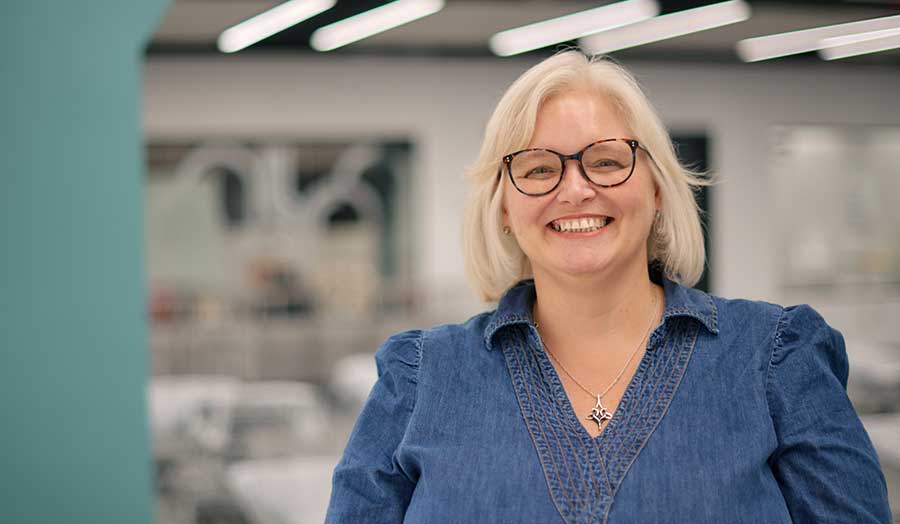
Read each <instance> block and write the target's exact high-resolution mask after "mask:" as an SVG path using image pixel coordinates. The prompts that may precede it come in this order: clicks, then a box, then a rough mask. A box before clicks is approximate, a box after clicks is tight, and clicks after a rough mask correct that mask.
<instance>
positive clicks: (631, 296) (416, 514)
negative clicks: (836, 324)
mask: <svg viewBox="0 0 900 524" xmlns="http://www.w3.org/2000/svg"><path fill="white" fill-rule="evenodd" d="M470 177H471V181H472V184H473V187H472V191H471V193H470V202H469V207H468V210H467V217H466V224H465V232H464V241H465V251H466V256H467V267H468V269H469V273H470V275H471V277H472V280H473V282H474V283H475V285H476V286H477V288H478V289H479V291H480V292H481V294H482V296H483V297H484V298H485V299H487V300H497V299H499V304H498V307H497V309H496V310H494V311H491V312H487V313H483V314H481V315H478V316H476V317H473V318H472V319H470V320H468V321H467V322H465V323H464V324H458V325H444V326H439V327H436V328H433V329H430V330H422V331H409V332H404V333H400V334H397V335H395V336H393V337H391V338H390V339H388V340H387V342H385V344H384V345H383V346H382V347H381V348H380V349H379V351H378V352H377V354H376V362H377V364H378V370H379V380H378V382H377V384H376V385H375V387H374V389H373V391H372V393H371V395H370V397H369V400H368V401H367V403H366V405H365V407H364V408H363V411H362V413H361V415H360V417H359V420H358V421H357V424H356V426H355V428H354V430H353V433H352V435H351V437H350V440H349V443H348V445H347V448H346V451H345V453H344V456H343V458H342V460H341V461H340V463H339V464H338V466H337V468H336V470H335V472H334V482H333V484H334V485H333V492H332V499H331V504H330V507H329V512H328V517H327V522H329V523H343V522H407V523H426V522H427V523H436V522H439V523H445V522H465V523H472V522H515V523H530V522H534V523H553V522H560V523H561V522H566V523H576V522H577V523H581V522H585V523H586V522H598V523H599V522H608V523H616V522H629V523H637V522H641V523H643V522H646V523H651V522H652V523H660V522H673V523H685V522H690V523H692V524H696V523H705V522H710V523H722V522H729V523H733V522H749V523H755V524H758V523H781V522H784V523H787V522H810V523H812V522H815V523H819V522H853V523H863V522H879V523H887V522H890V518H891V517H890V509H889V508H888V504H887V493H886V487H885V481H884V476H883V475H882V473H881V471H880V466H879V463H878V458H877V456H876V454H875V451H874V450H873V448H872V445H871V443H870V442H869V439H868V437H867V435H866V433H865V431H864V429H863V427H862V425H861V424H860V421H859V418H858V417H857V415H856V413H855V412H854V410H853V407H852V405H851V404H850V402H849V400H848V398H847V395H846V393H845V386H846V380H847V357H846V353H845V349H844V344H843V339H842V337H841V335H840V333H838V332H837V331H836V330H834V329H832V328H830V327H829V326H828V325H827V324H826V323H825V322H824V320H823V319H822V318H821V317H820V316H819V315H818V314H817V313H816V312H815V311H814V310H812V309H811V308H810V307H809V306H797V307H789V308H783V307H781V306H777V305H774V304H768V303H762V302H751V301H746V300H726V299H723V298H719V297H713V296H710V295H707V294H705V293H703V292H700V291H697V290H693V289H691V288H690V287H689V286H691V285H693V284H694V283H696V281H697V280H698V278H699V277H700V274H701V272H702V269H703V264H704V256H705V254H704V247H703V237H702V232H701V227H700V222H699V218H698V210H697V207H696V204H695V202H694V199H693V193H692V186H697V185H700V184H702V183H703V181H702V180H701V179H700V178H698V177H697V176H696V175H695V174H693V173H691V172H689V171H687V170H685V169H684V168H682V167H681V166H680V165H679V164H678V161H677V159H676V157H675V154H674V150H673V147H672V143H671V140H670V138H669V136H668V135H667V133H666V131H665V128H664V127H663V125H662V123H661V121H660V119H659V118H658V116H657V115H656V114H655V112H654V111H653V109H652V107H651V106H650V104H649V102H648V101H647V99H646V98H645V96H644V95H643V93H642V92H641V90H640V88H639V87H638V85H637V83H636V82H635V80H634V79H633V78H632V77H631V76H630V75H629V74H628V73H627V72H626V71H624V70H623V69H622V68H621V67H619V66H617V65H615V64H613V63H611V62H609V61H605V60H597V61H591V60H589V59H587V58H585V57H584V56H582V55H580V54H579V53H577V52H574V51H569V52H564V53H561V54H558V55H556V56H554V57H552V58H550V59H548V60H545V61H544V62H542V63H540V64H538V65H537V66H535V67H533V68H532V69H530V70H529V71H527V72H526V73H525V74H524V75H522V76H521V77H520V78H519V79H518V80H517V81H516V82H515V83H514V84H513V85H512V86H511V87H510V88H509V90H508V91H507V92H506V94H505V95H504V96H503V98H502V99H501V101H500V103H499V105H498V107H497V108H496V110H495V112H494V114H493V116H492V117H491V120H490V122H489V123H488V125H487V130H486V136H485V140H484V144H483V147H482V150H481V154H480V157H479V159H478V161H477V163H476V165H475V166H474V167H473V168H472V169H471V172H470Z"/></svg>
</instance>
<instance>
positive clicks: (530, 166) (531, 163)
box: [503, 138, 653, 196]
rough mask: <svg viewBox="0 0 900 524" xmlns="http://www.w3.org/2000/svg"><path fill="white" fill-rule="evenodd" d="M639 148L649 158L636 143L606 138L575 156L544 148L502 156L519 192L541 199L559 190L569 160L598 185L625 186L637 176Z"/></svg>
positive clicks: (630, 140) (628, 139)
mask: <svg viewBox="0 0 900 524" xmlns="http://www.w3.org/2000/svg"><path fill="white" fill-rule="evenodd" d="M638 148H640V149H643V150H644V152H645V153H647V155H648V156H649V155H650V152H649V151H647V148H645V147H644V146H642V145H641V144H640V143H639V142H638V141H637V140H633V139H631V138H607V139H605V140H598V141H597V142H594V143H592V144H590V145H588V146H587V147H585V148H584V149H582V150H581V151H579V152H577V153H574V154H572V155H564V154H562V153H557V152H556V151H553V150H551V149H543V148H533V149H523V150H521V151H516V152H515V153H511V154H509V155H506V156H505V157H503V163H504V164H506V172H507V173H509V179H510V181H511V182H512V184H513V186H514V187H515V188H516V189H517V190H518V191H519V192H520V193H522V194H524V195H528V196H542V195H546V194H548V193H550V192H552V191H553V190H555V189H556V188H557V187H559V184H560V183H561V182H562V178H563V175H565V170H566V167H565V166H566V161H567V160H569V159H574V160H577V161H578V166H579V167H580V168H581V174H582V176H584V178H586V179H587V180H588V181H589V182H590V183H592V184H594V185H596V186H600V187H614V186H618V185H620V184H624V183H625V182H626V181H628V179H629V178H631V174H632V173H634V165H635V163H636V161H637V150H638ZM650 158H651V159H652V158H653V157H652V156H651V157H650Z"/></svg>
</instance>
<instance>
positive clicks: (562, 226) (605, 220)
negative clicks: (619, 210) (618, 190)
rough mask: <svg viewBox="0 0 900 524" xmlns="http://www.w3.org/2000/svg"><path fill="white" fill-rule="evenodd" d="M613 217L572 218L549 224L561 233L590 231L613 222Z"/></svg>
mask: <svg viewBox="0 0 900 524" xmlns="http://www.w3.org/2000/svg"><path fill="white" fill-rule="evenodd" d="M613 220H615V219H613V218H612V217H585V218H575V219H571V220H554V221H553V222H550V223H549V224H547V227H549V228H550V229H552V230H554V231H556V232H559V233H590V232H592V231H598V230H600V229H603V228H604V227H606V226H607V225H608V224H610V223H612V222H613Z"/></svg>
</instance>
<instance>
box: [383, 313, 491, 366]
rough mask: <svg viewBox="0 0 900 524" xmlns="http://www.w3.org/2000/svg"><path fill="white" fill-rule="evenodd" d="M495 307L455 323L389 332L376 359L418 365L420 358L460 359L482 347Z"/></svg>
mask: <svg viewBox="0 0 900 524" xmlns="http://www.w3.org/2000/svg"><path fill="white" fill-rule="evenodd" d="M493 314H494V311H485V312H482V313H479V314H477V315H474V316H472V317H470V318H469V319H468V320H465V321H463V322H457V323H442V324H436V325H434V326H431V327H428V328H417V329H410V330H406V331H400V332H398V333H395V334H393V335H391V336H389V337H388V338H387V339H386V340H385V342H384V343H383V344H382V345H381V347H380V348H379V350H378V352H376V354H375V356H376V361H386V360H387V359H389V358H390V359H391V360H398V361H400V362H402V363H406V364H408V365H412V366H415V367H418V366H420V365H421V362H422V360H423V358H428V359H432V360H433V359H441V358H443V357H450V358H453V359H459V358H461V357H463V356H464V355H467V354H468V355H471V354H473V353H476V354H477V351H476V350H479V349H483V348H484V347H485V337H484V335H485V331H486V329H487V327H488V325H489V324H490V321H491V318H492V315H493Z"/></svg>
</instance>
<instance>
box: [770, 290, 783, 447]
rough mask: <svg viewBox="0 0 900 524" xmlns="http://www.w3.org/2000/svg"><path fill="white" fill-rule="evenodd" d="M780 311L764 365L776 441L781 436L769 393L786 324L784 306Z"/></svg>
mask: <svg viewBox="0 0 900 524" xmlns="http://www.w3.org/2000/svg"><path fill="white" fill-rule="evenodd" d="M780 309H781V311H780V313H779V315H778V321H777V322H775V333H774V335H773V336H772V350H771V352H770V353H769V364H768V366H767V367H766V411H767V412H768V415H769V420H771V421H772V430H773V431H774V433H775V438H776V441H778V440H781V436H780V435H779V434H778V428H777V426H776V425H775V419H774V418H773V417H772V400H771V394H770V390H771V388H770V385H771V383H772V381H773V380H774V378H775V355H776V354H778V353H779V352H780V351H781V345H782V340H781V332H782V331H783V330H784V327H785V326H786V325H787V319H786V318H785V317H786V316H787V309H785V308H784V307H780Z"/></svg>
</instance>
